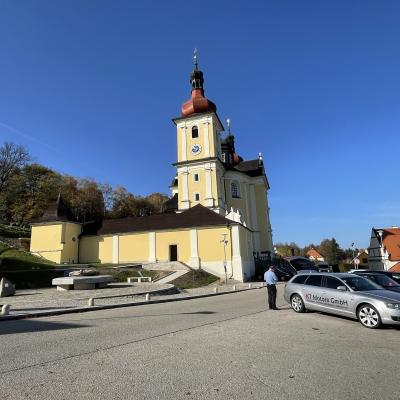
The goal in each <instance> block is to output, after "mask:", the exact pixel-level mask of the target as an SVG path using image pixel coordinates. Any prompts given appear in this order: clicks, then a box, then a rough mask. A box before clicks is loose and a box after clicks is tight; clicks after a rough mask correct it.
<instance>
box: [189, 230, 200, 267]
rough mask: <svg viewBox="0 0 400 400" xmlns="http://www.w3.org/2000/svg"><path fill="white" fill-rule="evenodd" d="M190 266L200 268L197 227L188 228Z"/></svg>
mask: <svg viewBox="0 0 400 400" xmlns="http://www.w3.org/2000/svg"><path fill="white" fill-rule="evenodd" d="M190 266H191V267H192V268H195V269H199V268H200V258H199V250H198V241H197V229H191V230H190Z"/></svg>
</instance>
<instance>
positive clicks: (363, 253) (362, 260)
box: [351, 249, 368, 268]
mask: <svg viewBox="0 0 400 400" xmlns="http://www.w3.org/2000/svg"><path fill="white" fill-rule="evenodd" d="M356 260H358V261H356ZM351 263H352V264H357V265H358V267H359V268H361V267H368V249H361V250H360V251H359V252H358V254H357V255H356V256H355V257H354V258H353V259H352V260H351Z"/></svg>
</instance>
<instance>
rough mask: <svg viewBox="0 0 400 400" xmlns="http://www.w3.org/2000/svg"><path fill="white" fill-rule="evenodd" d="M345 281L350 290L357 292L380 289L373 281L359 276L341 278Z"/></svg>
mask: <svg viewBox="0 0 400 400" xmlns="http://www.w3.org/2000/svg"><path fill="white" fill-rule="evenodd" d="M343 282H345V283H346V284H347V285H348V286H349V287H350V288H351V289H352V290H354V291H356V292H359V291H364V290H379V289H382V288H381V287H379V286H378V285H376V284H375V283H373V282H371V281H369V280H368V279H365V278H362V277H361V276H359V277H351V278H343Z"/></svg>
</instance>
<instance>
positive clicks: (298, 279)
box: [292, 274, 308, 285]
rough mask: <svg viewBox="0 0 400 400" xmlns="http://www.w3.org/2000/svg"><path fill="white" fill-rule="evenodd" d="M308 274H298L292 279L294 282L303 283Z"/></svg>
mask: <svg viewBox="0 0 400 400" xmlns="http://www.w3.org/2000/svg"><path fill="white" fill-rule="evenodd" d="M307 277H308V275H305V274H304V275H297V276H296V278H294V279H293V280H292V283H298V284H299V285H303V284H304V282H305V280H306V279H307Z"/></svg>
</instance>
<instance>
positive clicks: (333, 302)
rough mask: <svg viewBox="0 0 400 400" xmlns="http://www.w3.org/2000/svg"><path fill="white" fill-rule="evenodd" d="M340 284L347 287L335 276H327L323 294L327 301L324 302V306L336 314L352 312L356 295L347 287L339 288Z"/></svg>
mask: <svg viewBox="0 0 400 400" xmlns="http://www.w3.org/2000/svg"><path fill="white" fill-rule="evenodd" d="M339 286H341V287H346V285H345V284H344V283H343V282H342V281H340V280H339V279H337V278H335V277H333V276H326V277H325V279H324V290H323V296H324V297H325V298H326V299H327V301H326V303H325V304H324V308H325V310H326V311H327V312H332V313H334V314H340V315H349V314H352V313H353V312H352V308H353V303H354V295H353V293H352V292H351V291H350V290H349V289H348V288H346V291H344V290H339V289H338V287H339Z"/></svg>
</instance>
